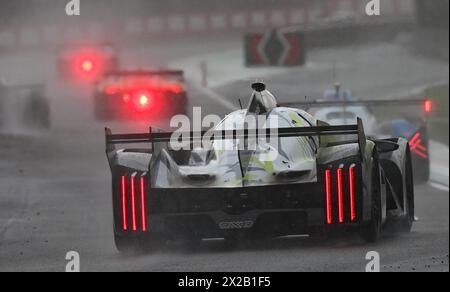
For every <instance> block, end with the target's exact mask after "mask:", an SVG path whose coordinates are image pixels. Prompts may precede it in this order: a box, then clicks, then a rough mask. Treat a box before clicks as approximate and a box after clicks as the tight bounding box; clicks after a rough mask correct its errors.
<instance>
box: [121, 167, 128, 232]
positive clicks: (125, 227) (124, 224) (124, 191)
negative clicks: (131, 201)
mask: <svg viewBox="0 0 450 292" xmlns="http://www.w3.org/2000/svg"><path fill="white" fill-rule="evenodd" d="M121 187H122V228H123V230H124V231H127V230H128V224H127V221H128V218H127V186H126V177H125V176H122V185H121Z"/></svg>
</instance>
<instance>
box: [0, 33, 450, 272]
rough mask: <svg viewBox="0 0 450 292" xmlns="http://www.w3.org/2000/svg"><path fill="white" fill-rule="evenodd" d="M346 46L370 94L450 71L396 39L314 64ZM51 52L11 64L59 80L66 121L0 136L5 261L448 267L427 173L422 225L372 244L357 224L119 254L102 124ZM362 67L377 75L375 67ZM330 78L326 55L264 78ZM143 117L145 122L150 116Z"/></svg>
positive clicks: (195, 49) (176, 51)
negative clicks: (370, 262)
mask: <svg viewBox="0 0 450 292" xmlns="http://www.w3.org/2000/svg"><path fill="white" fill-rule="evenodd" d="M235 45H239V43H237V42H236V43H233V41H231V42H230V41H227V42H226V43H220V42H219V41H216V40H215V41H214V45H211V46H208V45H207V44H205V43H202V44H198V43H192V44H191V45H190V46H189V49H187V50H182V49H181V48H179V47H177V46H169V47H157V46H155V47H152V48H151V49H147V48H139V49H133V50H127V51H126V53H124V58H126V59H127V60H128V63H130V64H136V63H141V62H143V63H145V64H155V63H158V62H162V63H163V62H165V61H166V62H169V58H170V57H171V56H177V57H178V58H184V57H186V56H188V55H191V54H198V53H199V52H201V50H202V49H203V50H208V52H210V51H214V50H216V51H217V50H219V49H227V48H232V47H233V46H235ZM205 48H207V49H205ZM34 57H35V56H33V54H32V55H29V56H28V58H29V59H27V58H19V61H15V60H14V59H7V60H6V61H5V60H4V59H0V65H2V64H3V65H4V64H5V63H4V62H6V63H8V62H10V63H9V65H17V64H18V63H17V62H22V61H23V62H25V63H28V64H31V63H33V64H34V62H36V61H35V58H34ZM336 58H339V62H340V63H342V64H343V65H342V69H341V70H340V73H339V75H340V78H341V80H342V82H348V83H349V84H350V85H348V87H355V90H356V91H357V92H358V93H359V94H360V95H361V96H367V97H377V96H388V95H393V94H395V93H396V92H401V91H404V89H407V88H412V87H417V86H421V85H423V84H426V83H428V82H430V81H431V82H432V81H439V80H443V79H448V64H447V65H445V64H444V65H443V64H440V63H438V62H436V61H432V60H428V59H423V58H420V57H417V56H409V55H408V52H407V51H405V50H403V49H402V48H400V47H399V46H397V45H392V44H389V45H386V46H377V47H376V48H374V49H373V50H369V49H368V48H364V47H362V48H353V50H349V49H339V50H337V51H333V50H324V51H316V52H313V53H312V54H311V55H310V59H311V60H312V61H314V62H316V64H321V63H324V64H327V63H328V62H334V61H336V60H335V59H336ZM385 58H390V59H388V60H386V59H385ZM52 59H53V56H51V55H48V54H43V55H42V56H41V57H40V58H39V61H38V64H47V65H46V66H45V65H42V66H38V67H36V70H38V71H39V70H42V74H44V75H40V74H39V73H36V72H34V73H33V74H32V73H28V72H23V71H17V72H13V73H14V74H16V76H17V77H20V78H24V79H27V78H28V79H30V80H33V78H34V77H35V76H37V75H39V76H45V79H46V81H47V82H50V84H51V87H50V88H49V92H50V95H51V97H52V107H53V111H54V112H55V114H54V115H53V119H54V121H55V123H56V125H55V128H54V130H53V131H52V132H51V133H49V134H44V135H35V136H32V137H30V136H27V137H17V136H15V137H10V136H4V135H2V136H0V138H1V140H0V271H64V269H65V264H66V261H65V255H66V252H67V251H69V250H75V251H78V252H79V253H80V255H81V269H82V270H83V271H364V269H365V265H366V261H365V255H366V253H367V252H368V251H372V250H375V251H378V252H379V253H380V255H381V262H382V265H383V268H382V269H383V270H385V271H391V270H393V271H422V270H423V271H428V270H433V271H448V269H449V260H448V255H449V193H448V191H446V190H438V189H435V188H432V187H430V186H428V185H422V186H418V187H417V189H416V193H417V194H416V200H417V202H416V204H417V216H418V217H419V218H420V222H418V223H416V225H415V226H414V230H413V232H412V233H411V234H408V235H401V236H392V235H390V234H386V235H385V237H384V238H383V240H381V241H380V242H379V243H377V244H371V245H368V244H366V243H364V242H362V241H361V240H360V239H359V238H357V237H353V236H346V237H343V238H339V239H333V240H331V241H327V242H324V241H321V240H316V239H309V238H281V239H274V240H270V241H267V242H264V243H260V244H257V245H256V246H240V247H237V248H236V249H233V250H229V249H227V248H226V247H225V246H224V244H223V242H221V241H217V242H204V243H202V244H201V245H200V246H198V247H197V248H195V249H191V248H186V247H185V246H184V245H182V244H179V243H171V244H169V245H168V246H167V247H165V248H163V249H162V250H160V251H158V252H156V253H155V254H153V255H149V256H134V257H130V256H123V255H120V254H118V253H117V252H116V250H115V248H114V244H113V238H112V220H111V216H112V213H111V204H112V203H111V197H110V190H109V185H110V178H109V170H108V166H107V163H106V159H105V156H104V141H103V129H102V128H103V126H104V125H103V124H100V123H96V122H94V121H93V119H92V115H91V111H90V108H89V106H90V103H89V102H88V99H87V96H86V94H85V93H83V92H79V91H74V90H69V89H68V87H67V86H63V85H61V84H58V83H57V82H56V80H55V78H54V77H53V76H54V72H52V70H53V69H52V68H53V66H51V65H50V64H52V61H51V60H52ZM152 59H153V60H158V62H155V61H151V60H152ZM383 60H384V61H383ZM170 61H171V60H170ZM400 65H401V66H400ZM362 66H364V68H365V69H364V68H363V67H362ZM3 68H4V66H2V70H3ZM10 68H11V67H10ZM25 71H26V70H25ZM27 74H28V75H29V76H27ZM364 74H367V75H368V76H366V78H365V77H364ZM269 79H270V80H269ZM330 79H331V77H330V71H329V68H327V67H326V66H319V67H318V68H315V69H314V70H313V71H309V72H308V71H307V70H301V69H300V70H294V71H293V72H292V74H289V76H279V77H274V78H267V79H266V80H267V82H271V83H274V85H273V86H274V91H275V92H277V93H278V94H279V95H282V96H280V97H281V99H287V100H291V99H292V98H293V97H295V96H296V95H297V90H295V91H294V86H295V85H296V84H300V89H301V94H302V95H313V94H319V93H320V92H321V90H322V89H323V88H325V87H326V86H327V85H328V84H329V83H330V81H329V80H330ZM352 80H353V81H352ZM245 87H247V81H245V82H244V81H239V82H236V83H234V85H233V86H221V87H220V88H218V92H219V93H220V94H221V95H222V96H224V98H227V99H230V100H232V102H234V101H235V100H236V99H235V98H236V97H237V96H238V97H241V98H245V97H246V96H248V94H249V92H247V91H244V92H243V93H242V92H241V91H239V92H236V91H235V88H242V90H244V88H245ZM317 88H319V90H317ZM245 90H247V89H246V88H245ZM191 98H192V105H203V110H204V112H207V113H211V112H212V113H219V114H223V113H225V112H227V110H226V109H224V108H223V107H222V106H221V105H220V104H219V103H217V102H216V101H214V100H212V99H210V98H209V97H208V96H207V94H206V93H204V92H200V91H198V90H196V89H194V88H193V90H192V92H191ZM111 126H112V127H113V128H115V129H117V128H121V129H133V128H136V127H135V126H134V125H125V126H124V125H119V124H112V125H111ZM138 128H139V130H144V129H145V126H144V125H139V127H138Z"/></svg>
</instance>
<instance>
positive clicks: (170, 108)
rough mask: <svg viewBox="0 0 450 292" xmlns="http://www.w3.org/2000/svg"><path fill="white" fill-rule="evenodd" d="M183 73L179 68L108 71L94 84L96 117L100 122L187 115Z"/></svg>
mask: <svg viewBox="0 0 450 292" xmlns="http://www.w3.org/2000/svg"><path fill="white" fill-rule="evenodd" d="M187 102H188V100H187V91H186V86H185V82H184V72H183V71H176V70H155V71H145V70H136V71H117V72H109V73H106V74H105V76H104V78H103V79H102V80H100V81H99V82H98V83H97V84H96V87H95V93H94V107H95V117H96V118H97V119H98V120H101V121H111V120H139V121H149V119H152V120H153V119H155V118H157V119H161V118H171V117H172V116H173V115H177V114H185V113H186V110H187Z"/></svg>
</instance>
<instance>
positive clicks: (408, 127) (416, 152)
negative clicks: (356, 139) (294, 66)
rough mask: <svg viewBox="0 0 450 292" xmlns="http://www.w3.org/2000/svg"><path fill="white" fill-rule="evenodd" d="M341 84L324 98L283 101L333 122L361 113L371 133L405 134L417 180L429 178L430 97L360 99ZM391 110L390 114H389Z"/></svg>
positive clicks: (346, 120)
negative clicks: (409, 145) (343, 88)
mask: <svg viewBox="0 0 450 292" xmlns="http://www.w3.org/2000/svg"><path fill="white" fill-rule="evenodd" d="M340 86H341V85H340V84H339V83H336V84H335V89H334V90H327V91H325V94H324V99H319V100H317V101H312V102H287V103H284V105H289V106H297V107H301V108H304V109H307V110H308V111H309V112H310V113H311V114H313V116H314V117H315V118H317V119H319V120H322V121H326V122H327V123H329V124H331V125H348V124H351V123H353V121H354V120H355V118H356V117H361V118H362V119H363V122H364V128H365V130H366V133H367V135H368V136H371V137H376V138H385V137H402V138H405V139H407V140H408V141H409V142H410V144H411V151H412V154H413V155H412V156H413V158H412V160H413V167H414V170H415V172H414V173H415V181H416V182H427V181H428V180H429V178H430V154H429V137H428V126H427V124H428V117H429V114H430V112H431V111H432V107H433V105H432V101H431V100H429V99H407V100H405V99H389V100H386V99H377V100H370V99H365V100H362V99H361V100H358V99H355V98H354V97H353V93H352V92H351V91H349V90H345V91H342V90H341V89H340ZM386 112H391V113H393V115H392V114H391V117H389V115H386Z"/></svg>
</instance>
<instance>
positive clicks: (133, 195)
mask: <svg viewBox="0 0 450 292" xmlns="http://www.w3.org/2000/svg"><path fill="white" fill-rule="evenodd" d="M135 189H136V188H135V177H134V176H132V177H131V216H132V220H133V231H137V220H136V190H135Z"/></svg>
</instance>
